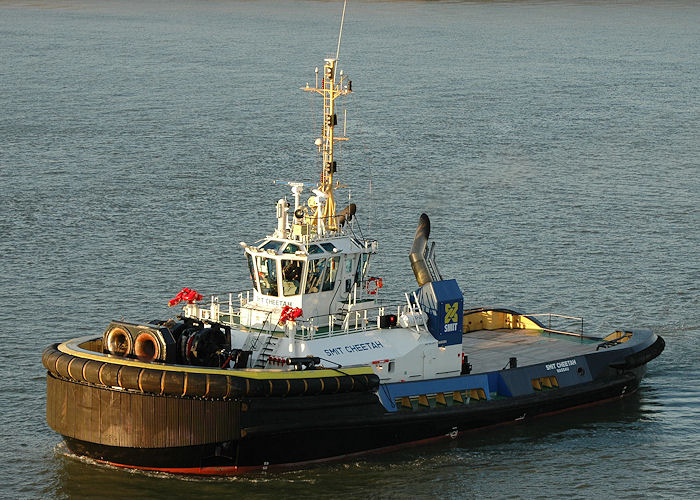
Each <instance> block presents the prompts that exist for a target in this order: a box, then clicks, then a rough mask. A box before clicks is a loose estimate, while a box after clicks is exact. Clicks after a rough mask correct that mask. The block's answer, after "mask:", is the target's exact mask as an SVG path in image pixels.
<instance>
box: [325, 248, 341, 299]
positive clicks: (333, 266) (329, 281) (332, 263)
mask: <svg viewBox="0 0 700 500" xmlns="http://www.w3.org/2000/svg"><path fill="white" fill-rule="evenodd" d="M327 261H328V264H327V266H328V267H327V268H326V277H325V279H324V280H323V291H324V292H327V291H329V290H333V288H335V278H336V277H337V276H338V266H339V265H340V257H339V256H338V257H333V258H331V259H327Z"/></svg>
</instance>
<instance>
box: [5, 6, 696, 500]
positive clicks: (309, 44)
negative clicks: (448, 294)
mask: <svg viewBox="0 0 700 500" xmlns="http://www.w3.org/2000/svg"><path fill="white" fill-rule="evenodd" d="M340 11H341V4H340V3H339V2H313V1H284V2H273V1H257V2H237V1H221V2H213V1H212V2H184V1H172V2H136V1H133V2H127V1H114V2H108V1H95V2H88V1H64V2H60V1H57V2H44V1H41V0H39V1H37V2H12V1H11V2H1V3H0V89H1V90H0V96H2V98H1V99H0V106H1V109H2V112H1V113H0V199H1V205H0V207H1V208H0V236H1V238H0V256H1V257H0V263H1V264H0V290H1V291H2V293H3V296H4V300H3V306H2V308H1V309H0V310H1V311H2V312H1V313H0V319H1V323H0V324H1V325H2V326H0V339H1V340H2V349H0V359H1V360H2V362H1V363H0V407H1V408H2V410H0V436H1V437H2V440H3V443H4V445H3V446H2V447H0V463H2V468H1V469H0V496H2V497H6V498H37V497H47V498H52V497H58V498H68V497H71V498H125V497H132V498H172V497H182V498H216V499H220V498H241V497H242V498H247V497H261V498H267V497H290V496H291V497H294V496H303V497H309V496H313V497H320V498H335V497H347V498H359V497H382V498H383V497H395V498H408V497H448V498H490V497H499V498H501V497H502V498H517V497H525V498H550V497H572V498H575V497H580V498H601V497H611V498H612V497H614V498H640V497H647V496H648V497H654V498H656V497H664V496H665V497H668V498H689V497H693V496H695V495H697V491H698V488H699V487H700V478H699V476H700V474H699V473H698V469H697V464H698V461H699V460H700V452H699V451H698V450H700V434H699V433H698V424H699V423H700V422H699V418H698V417H699V416H700V410H699V409H698V408H700V390H699V389H698V387H700V370H699V369H698V362H700V348H698V337H699V335H698V334H699V333H700V312H699V311H700V256H699V254H698V248H699V247H700V210H699V208H700V206H699V205H700V202H699V201H698V200H699V199H700V180H699V175H698V174H700V168H699V161H698V158H699V157H700V132H699V131H700V118H699V109H698V108H699V107H698V95H699V94H700V92H699V88H698V82H699V81H700V70H699V68H700V57H699V56H698V54H700V30H699V28H698V27H699V26H700V7H698V5H697V4H696V3H695V2H692V1H687V2H686V1H676V2H661V1H658V2H653V1H640V2H635V1H628V2H603V1H600V2H584V1H581V2H576V1H561V2H546V1H545V2H541V1H538V2H530V1H526V2H512V3H509V2H495V3H494V2H485V3H481V2H398V1H397V2H368V1H364V2H351V3H350V5H349V7H348V12H347V17H346V22H345V31H344V33H343V45H342V47H341V52H340V61H341V67H342V68H343V69H344V70H345V72H346V73H347V74H349V75H350V77H351V79H352V80H353V90H354V91H355V93H354V95H353V96H351V98H350V99H349V101H348V102H347V110H348V135H349V136H350V137H351V140H350V141H349V142H348V143H346V144H343V146H342V151H341V155H340V159H339V175H340V179H341V181H342V182H344V183H345V184H348V185H350V186H351V192H352V197H353V201H354V202H355V203H357V204H358V215H359V221H360V224H361V225H362V229H363V230H364V232H365V234H366V235H369V236H373V237H375V238H377V239H378V240H379V243H380V256H379V259H378V260H377V262H376V263H375V266H374V273H375V274H377V275H379V276H383V277H384V283H385V288H384V289H383V292H384V293H386V294H387V295H389V296H392V295H393V296H398V295H399V294H400V293H401V292H402V291H404V290H411V289H413V288H414V287H415V281H414V278H413V275H412V273H411V270H410V265H409V262H408V258H407V254H408V250H409V248H410V246H411V242H412V238H413V233H414V231H415V227H416V224H417V221H418V216H419V215H420V213H421V212H422V211H425V212H427V213H428V214H429V215H430V216H431V220H432V222H433V234H432V236H433V238H434V240H435V241H436V242H437V244H438V247H437V248H438V261H439V263H440V267H441V271H442V272H443V274H444V275H446V276H449V277H455V278H457V279H458V281H459V282H460V285H461V287H462V290H463V291H464V293H465V304H466V305H467V306H478V305H498V306H510V307H515V308H518V309H520V310H523V311H525V312H530V313H540V312H561V313H565V314H573V315H580V316H583V317H584V318H585V327H586V331H587V332H589V333H594V332H600V333H603V334H604V333H608V332H610V331H612V330H613V329H614V328H617V327H620V326H623V327H624V326H629V327H650V328H653V329H654V330H655V331H656V332H657V333H659V334H661V335H662V336H664V338H665V339H666V341H667V349H666V351H665V352H664V354H663V355H662V357H660V358H658V359H657V360H655V361H653V362H652V363H651V364H650V365H649V373H648V375H647V378H646V379H645V380H644V382H643V384H642V386H641V389H640V391H639V392H638V394H636V395H635V396H633V397H631V398H629V399H627V400H624V401H622V402H620V403H615V404H609V405H605V406H600V407H596V408H593V409H588V410H585V411H582V412H578V413H569V414H564V415H560V416H556V417H551V418H546V419H539V420H536V421H534V422H531V423H530V424H528V425H516V426H510V427H506V428H500V429H493V430H488V431H482V432H478V433H472V434H467V435H465V436H464V437H461V438H460V439H458V440H456V441H453V442H450V443H441V444H437V445H431V446H424V447H415V448H409V449H405V450H402V451H399V452H395V453H390V454H384V455H378V456H367V457H363V458H354V459H352V460H348V461H346V462H341V463H333V464H325V465H319V466H314V467H311V468H308V469H305V470H301V471H290V472H285V473H282V474H272V473H261V474H254V475H251V476H245V477H239V478H227V479H206V480H199V479H182V478H176V477H172V476H161V475H154V474H144V473H133V472H128V471H124V470H117V469H112V468H108V467H103V466H99V465H95V464H90V463H86V462H84V461H81V460H78V459H76V458H74V457H70V456H66V455H65V450H64V448H63V447H62V446H61V445H60V438H59V436H58V435H56V434H55V433H54V432H53V431H51V430H50V429H49V428H48V427H47V425H46V423H45V415H44V412H45V404H44V400H45V382H44V375H45V371H44V369H43V367H42V366H41V362H40V356H41V351H42V350H43V348H44V347H45V346H47V345H49V344H51V343H53V342H57V341H60V340H64V339H67V338H70V337H75V336H79V335H86V334H91V333H96V334H99V333H101V332H102V331H103V329H104V328H105V326H106V325H107V324H108V322H109V320H110V319H112V318H121V317H126V318H131V319H153V318H164V317H167V316H169V315H170V314H172V313H173V311H172V310H168V308H167V306H166V304H167V301H168V299H170V298H172V297H173V296H174V294H175V293H177V291H179V290H180V289H181V288H182V287H183V286H188V287H192V288H196V289H197V290H199V291H200V292H202V293H212V292H220V291H228V290H235V289H240V288H241V287H242V285H243V284H244V283H245V282H246V270H245V262H244V260H243V257H242V254H241V252H240V248H239V246H238V242H239V241H241V240H243V241H247V242H253V241H255V240H256V239H258V238H260V237H262V236H263V235H264V234H267V233H269V232H271V231H272V230H273V229H274V227H275V219H274V211H275V208H274V203H275V201H276V200H277V199H278V198H279V197H281V196H283V195H284V194H285V191H284V190H282V189H281V188H280V187H279V186H274V185H272V179H275V178H283V179H301V180H307V181H314V180H316V177H317V172H318V164H317V161H316V157H315V153H314V146H313V141H314V138H315V133H317V132H316V131H317V130H318V126H319V116H318V113H317V111H318V109H319V106H320V105H319V103H318V101H313V102H312V101H311V100H310V97H309V94H308V93H304V92H302V91H301V90H299V89H300V87H303V86H304V85H305V84H306V82H313V70H314V67H316V66H321V65H322V63H323V58H324V57H327V56H328V55H330V54H334V53H335V47H336V45H335V44H336V40H337V30H338V26H339V17H340ZM370 186H371V189H370ZM339 203H340V202H339Z"/></svg>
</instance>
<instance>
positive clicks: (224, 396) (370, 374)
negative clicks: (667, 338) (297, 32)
mask: <svg viewBox="0 0 700 500" xmlns="http://www.w3.org/2000/svg"><path fill="white" fill-rule="evenodd" d="M343 12H344V10H343ZM341 33H342V21H341ZM339 49H340V38H339V40H338V50H337V51H336V56H335V57H331V58H328V59H325V61H324V64H323V68H322V70H321V71H320V73H319V70H318V68H317V69H316V76H315V84H314V85H313V86H310V85H309V84H307V85H306V86H305V87H304V88H303V90H304V91H307V92H313V93H316V94H320V95H321V96H322V101H323V126H322V129H321V135H320V137H319V138H318V139H316V147H317V149H318V154H319V156H320V157H321V161H322V171H321V175H320V181H319V182H318V183H313V184H311V183H307V182H284V183H282V184H284V185H286V186H288V188H290V189H291V200H292V201H291V202H290V201H288V200H287V198H286V197H283V198H281V199H279V201H277V203H276V228H275V229H274V231H273V232H272V233H271V234H269V235H268V236H266V237H265V238H263V239H262V240H261V241H259V242H257V243H255V244H247V243H244V242H241V244H240V245H241V247H242V250H243V253H244V255H245V259H246V262H247V267H248V270H249V271H250V280H251V283H250V285H249V286H250V287H251V288H249V289H248V290H246V291H243V292H236V293H225V294H220V295H209V296H206V297H205V296H202V295H201V294H199V293H198V292H197V291H195V290H192V289H188V288H185V289H183V290H182V291H181V292H180V293H178V294H177V296H175V298H174V299H173V300H171V301H170V305H171V306H173V307H175V306H180V307H182V309H181V311H180V312H179V314H178V315H177V316H176V317H174V318H171V319H168V320H165V321H155V322H128V321H112V322H111V323H110V324H109V325H108V327H107V328H106V329H105V331H104V333H103V334H102V335H89V336H86V337H82V338H77V339H73V340H68V341H66V342H63V343H59V344H54V345H52V346H50V347H48V348H47V349H46V350H45V351H44V354H43V364H44V366H45V367H46V369H47V370H48V373H47V376H46V382H47V405H46V412H47V421H48V423H49V425H50V426H51V428H52V429H54V430H55V431H56V432H57V433H59V434H60V435H62V436H63V439H64V440H65V443H66V445H67V447H68V449H69V450H70V451H71V452H72V453H74V454H76V455H80V456H85V457H89V458H92V459H94V460H97V461H101V462H105V463H109V464H113V465H117V466H124V467H130V468H135V469H145V470H159V471H168V472H174V473H183V474H209V475H225V474H236V473H240V472H243V471H247V470H251V469H259V468H263V469H267V468H269V467H271V466H282V465H285V466H289V465H293V464H294V465H298V464H302V463H308V462H311V461H318V460H324V459H338V458H341V457H344V456H348V455H353V454H357V453H362V452H367V451H370V450H378V449H379V450H381V449H387V448H392V447H396V446H398V445H404V444H408V443H415V442H422V441H426V440H431V439H439V438H444V437H452V438H454V437H456V436H458V435H459V434H460V433H462V432H464V431H468V430H471V429H477V428H482V427H486V426H491V425H494V424H499V423H508V422H515V421H526V420H527V419H529V418H530V417H533V416H537V415H542V414H546V413H551V412H556V411H561V410H566V409H571V408H574V407H580V406H582V405H587V404H593V403H598V402H602V401H607V400H612V399H618V398H620V397H623V396H626V395H628V394H631V393H632V392H634V391H635V389H637V387H638V385H639V383H640V380H641V378H642V376H643V375H644V372H645V366H646V364H647V363H648V362H649V361H650V360H652V359H654V358H655V357H656V356H658V355H659V354H660V353H661V352H662V351H663V349H664V340H663V339H662V338H661V337H659V336H657V335H655V334H654V333H653V332H651V331H649V330H620V331H616V332H612V333H610V334H609V335H607V336H603V337H596V336H590V335H585V334H584V333H583V327H582V325H583V323H582V320H580V319H579V318H572V317H567V316H560V315H554V314H548V315H545V316H536V315H527V314H522V313H519V312H517V311H513V310H508V309H488V308H481V309H469V310H465V308H464V299H463V295H462V292H461V290H460V288H459V285H458V283H457V281H456V280H454V279H445V278H443V277H442V275H441V273H440V271H439V269H438V267H437V264H436V261H435V246H434V243H433V244H431V245H429V244H428V242H429V236H430V220H429V218H428V216H427V215H425V214H423V215H421V217H420V219H419V221H418V228H417V230H416V234H415V239H414V243H413V247H412V248H411V250H410V254H409V260H410V262H411V267H412V269H413V272H414V274H415V277H416V280H417V283H418V288H417V289H415V290H410V291H409V292H407V293H406V294H405V295H404V297H403V299H402V300H401V301H400V302H398V303H396V302H395V303H391V302H388V301H383V300H380V299H379V298H378V296H379V295H380V292H381V288H382V285H383V282H382V280H381V279H380V278H379V277H375V276H372V275H371V274H370V262H371V261H372V260H373V257H374V255H375V254H376V253H377V248H378V247H377V242H376V241H375V240H373V239H368V238H365V237H364V236H363V235H362V233H361V232H360V227H359V225H357V223H356V220H355V215H356V210H357V209H356V206H355V205H354V204H349V205H348V206H347V207H346V208H344V209H343V210H337V208H336V196H335V193H336V189H338V188H339V187H340V186H339V184H338V181H337V179H336V174H337V159H336V156H335V155H334V146H335V144H336V143H337V142H339V141H345V140H346V139H347V138H346V137H344V136H342V135H340V134H339V133H336V127H337V126H338V115H337V113H336V100H337V99H339V98H341V97H343V96H346V95H347V94H349V93H351V92H352V82H351V81H350V80H349V79H348V77H347V75H345V74H344V73H343V71H340V70H339V68H338V54H339ZM552 321H554V322H555V323H557V322H561V321H574V322H578V321H581V323H580V325H581V326H580V328H579V329H578V331H571V330H572V328H571V327H569V328H563V327H557V326H556V325H553V324H552Z"/></svg>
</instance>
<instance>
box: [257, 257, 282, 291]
mask: <svg viewBox="0 0 700 500" xmlns="http://www.w3.org/2000/svg"><path fill="white" fill-rule="evenodd" d="M256 259H257V260H256V264H257V268H258V281H259V283H260V293H262V294H263V295H274V296H278V295H279V290H278V288H277V261H276V260H275V259H271V258H269V257H260V256H258V257H256Z"/></svg>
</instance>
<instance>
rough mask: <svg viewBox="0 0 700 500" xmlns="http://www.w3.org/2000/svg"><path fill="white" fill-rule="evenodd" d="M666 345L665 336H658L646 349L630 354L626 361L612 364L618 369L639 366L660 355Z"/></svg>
mask: <svg viewBox="0 0 700 500" xmlns="http://www.w3.org/2000/svg"><path fill="white" fill-rule="evenodd" d="M665 347H666V341H665V340H664V338H663V337H661V336H658V338H657V339H656V342H654V343H653V344H652V345H650V346H649V347H647V348H646V349H642V350H641V351H639V352H635V353H634V354H630V355H629V356H627V357H626V358H625V361H624V362H621V363H613V364H611V365H610V366H611V367H612V368H616V369H618V370H631V369H633V368H637V367H638V366H642V365H645V364H647V363H648V362H649V361H651V360H652V359H654V358H656V357H658V356H659V355H660V354H661V353H662V352H663V351H664V349H665Z"/></svg>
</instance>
